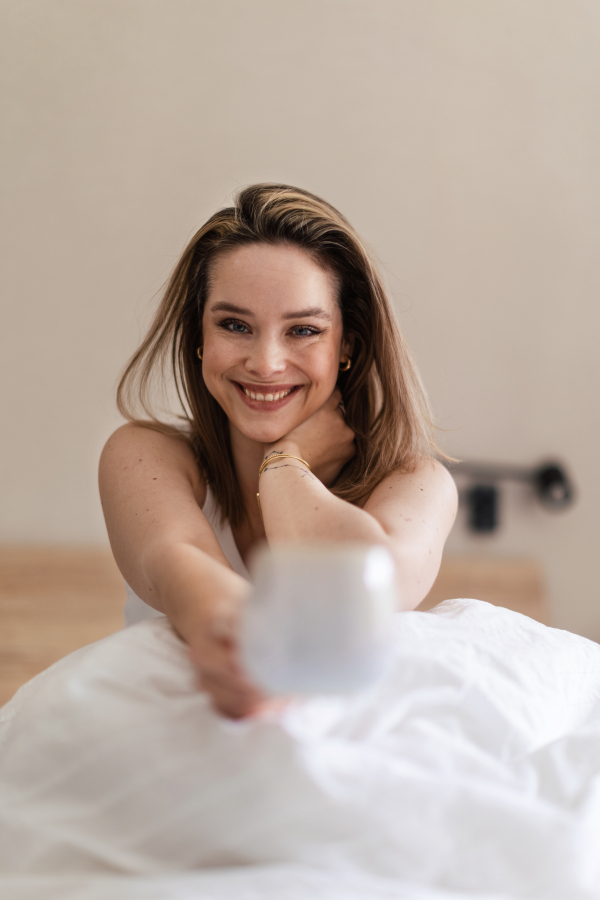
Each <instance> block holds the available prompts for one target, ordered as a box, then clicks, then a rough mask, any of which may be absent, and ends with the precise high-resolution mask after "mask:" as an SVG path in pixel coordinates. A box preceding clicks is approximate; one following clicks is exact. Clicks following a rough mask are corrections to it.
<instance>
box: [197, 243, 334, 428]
mask: <svg viewBox="0 0 600 900" xmlns="http://www.w3.org/2000/svg"><path fill="white" fill-rule="evenodd" d="M202 328H203V334H204V344H203V351H202V357H203V358H202V373H203V376H204V381H205V383H206V386H207V388H208V390H209V391H210V393H211V394H212V396H213V397H214V398H215V400H217V401H218V403H219V404H220V405H221V406H222V407H223V409H224V410H225V412H226V414H227V417H228V418H229V421H230V422H231V424H232V426H234V427H235V428H237V429H238V430H239V431H240V432H241V433H242V434H243V435H245V436H246V437H247V438H250V439H251V440H253V441H257V442H260V443H272V442H273V441H277V440H279V439H280V438H282V437H283V436H284V435H286V434H288V433H289V432H290V431H292V429H293V428H295V427H296V426H297V425H299V424H300V423H301V422H303V421H305V420H306V419H308V417H309V416H311V415H312V414H313V413H314V412H316V410H317V409H319V407H321V406H322V405H323V404H324V403H325V402H326V401H327V400H328V399H329V397H330V396H331V394H332V392H333V390H334V388H335V385H336V381H337V377H338V371H339V365H340V359H341V357H342V356H343V355H344V353H346V352H347V348H346V345H345V344H344V342H343V333H342V315H341V311H340V308H339V305H338V302H337V295H336V284H335V279H334V277H333V275H332V274H331V273H329V272H327V271H325V270H324V269H322V268H321V267H320V266H319V265H317V263H316V262H314V261H313V259H312V258H311V257H310V256H309V255H308V254H307V253H305V252H304V251H303V250H301V249H300V248H298V247H295V246H292V245H289V244H279V245H275V246H273V245H269V244H249V245H247V246H244V247H239V248H236V249H235V250H231V251H227V252H226V253H223V254H222V255H220V256H218V257H217V259H216V260H215V262H214V265H213V270H212V280H211V288H210V292H209V296H208V300H207V302H206V306H205V309H204V317H203V322H202Z"/></svg>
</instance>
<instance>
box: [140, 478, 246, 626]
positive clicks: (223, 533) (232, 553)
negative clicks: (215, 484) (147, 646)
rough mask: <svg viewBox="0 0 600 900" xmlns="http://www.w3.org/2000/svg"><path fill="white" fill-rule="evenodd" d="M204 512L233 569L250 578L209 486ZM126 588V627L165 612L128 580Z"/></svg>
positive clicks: (228, 525) (229, 527)
mask: <svg viewBox="0 0 600 900" xmlns="http://www.w3.org/2000/svg"><path fill="white" fill-rule="evenodd" d="M202 512H203V513H204V515H205V516H206V518H207V519H208V521H209V522H210V525H211V527H212V529H213V531H214V533H215V535H216V537H217V540H218V542H219V544H220V545H221V550H222V551H223V553H224V554H225V556H226V558H227V560H228V562H229V564H230V565H231V568H232V569H233V571H234V572H237V573H238V575H242V577H243V578H248V579H250V574H249V572H248V569H247V568H246V566H245V565H244V561H243V559H242V557H241V556H240V551H239V550H238V548H237V545H236V543H235V540H234V537H233V532H232V531H231V526H230V524H229V522H226V523H225V524H223V525H221V523H220V522H219V514H218V511H217V506H216V503H215V499H214V497H213V495H212V493H211V490H210V488H209V487H208V486H207V488H206V500H205V501H204V506H203V507H202ZM125 590H126V592H127V599H126V600H125V627H127V626H128V625H135V624H136V622H141V621H142V620H143V619H154V618H157V617H158V616H162V615H163V613H160V612H158V610H157V609H153V608H152V607H151V606H148V604H147V603H144V601H143V600H142V599H141V598H140V597H138V595H137V594H135V593H134V592H133V590H132V588H130V587H129V585H128V584H127V582H125Z"/></svg>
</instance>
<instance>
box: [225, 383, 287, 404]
mask: <svg viewBox="0 0 600 900" xmlns="http://www.w3.org/2000/svg"><path fill="white" fill-rule="evenodd" d="M236 384H237V386H238V387H239V388H240V389H241V390H242V391H243V392H244V394H245V395H246V397H249V398H250V400H258V401H259V402H262V403H276V402H277V400H283V399H284V398H285V397H288V396H289V395H290V394H291V393H292V391H295V390H297V389H298V388H300V387H301V385H299V384H295V385H292V387H290V388H287V389H286V390H284V391H273V392H272V393H269V392H267V390H266V389H265V388H263V390H262V391H251V390H250V388H247V387H244V385H243V384H240V382H239V381H236Z"/></svg>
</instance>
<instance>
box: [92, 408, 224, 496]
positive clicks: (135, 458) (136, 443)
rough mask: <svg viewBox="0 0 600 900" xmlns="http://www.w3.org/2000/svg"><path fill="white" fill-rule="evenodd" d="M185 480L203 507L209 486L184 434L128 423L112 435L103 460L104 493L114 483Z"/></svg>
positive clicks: (101, 471) (102, 457)
mask: <svg viewBox="0 0 600 900" xmlns="http://www.w3.org/2000/svg"><path fill="white" fill-rule="evenodd" d="M124 477H125V478H127V480H128V481H129V480H131V481H139V480H140V479H142V480H145V479H149V480H151V481H157V480H159V479H160V480H161V481H163V482H164V481H165V479H166V480H167V481H168V482H172V481H173V480H174V481H181V480H182V479H183V480H185V481H186V482H188V483H189V485H190V486H191V488H192V490H193V492H194V495H195V496H196V500H197V502H198V503H199V504H200V506H202V504H203V503H204V500H205V496H206V485H205V482H204V479H203V478H202V476H201V475H200V472H199V470H198V465H197V463H196V459H195V457H194V453H193V451H192V448H191V446H190V443H189V440H188V439H187V437H186V436H185V435H184V434H180V435H177V434H163V433H162V432H159V431H156V430H155V429H153V428H147V427H144V426H142V425H134V424H131V423H127V424H126V425H121V427H120V428H117V430H116V431H114V432H113V434H111V436H110V437H109V439H108V441H107V442H106V444H105V446H104V449H103V450H102V454H101V457H100V467H99V480H100V491H101V493H102V492H103V489H104V490H106V489H108V490H110V486H111V484H112V483H113V482H114V481H120V480H121V479H122V478H124Z"/></svg>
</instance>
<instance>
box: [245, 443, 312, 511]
mask: <svg viewBox="0 0 600 900" xmlns="http://www.w3.org/2000/svg"><path fill="white" fill-rule="evenodd" d="M278 459H297V460H298V462H301V463H304V465H305V466H306V468H307V469H308V471H309V472H311V471H312V469H311V467H310V466H309V464H308V463H307V462H306V460H305V459H301V458H300V457H299V456H292V454H291V453H278V454H276V455H275V456H268V457H267V459H265V460H263V463H262V465H261V467H260V469H259V470H258V477H259V479H260V476H261V475H262V473H263V472H264V471H265V469H266V468H267V466H268V465H269V463H271V462H273V461H274V460H278ZM256 499H257V501H258V511H259V513H260V517H261V519H262V506H261V505H260V494H257V495H256Z"/></svg>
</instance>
